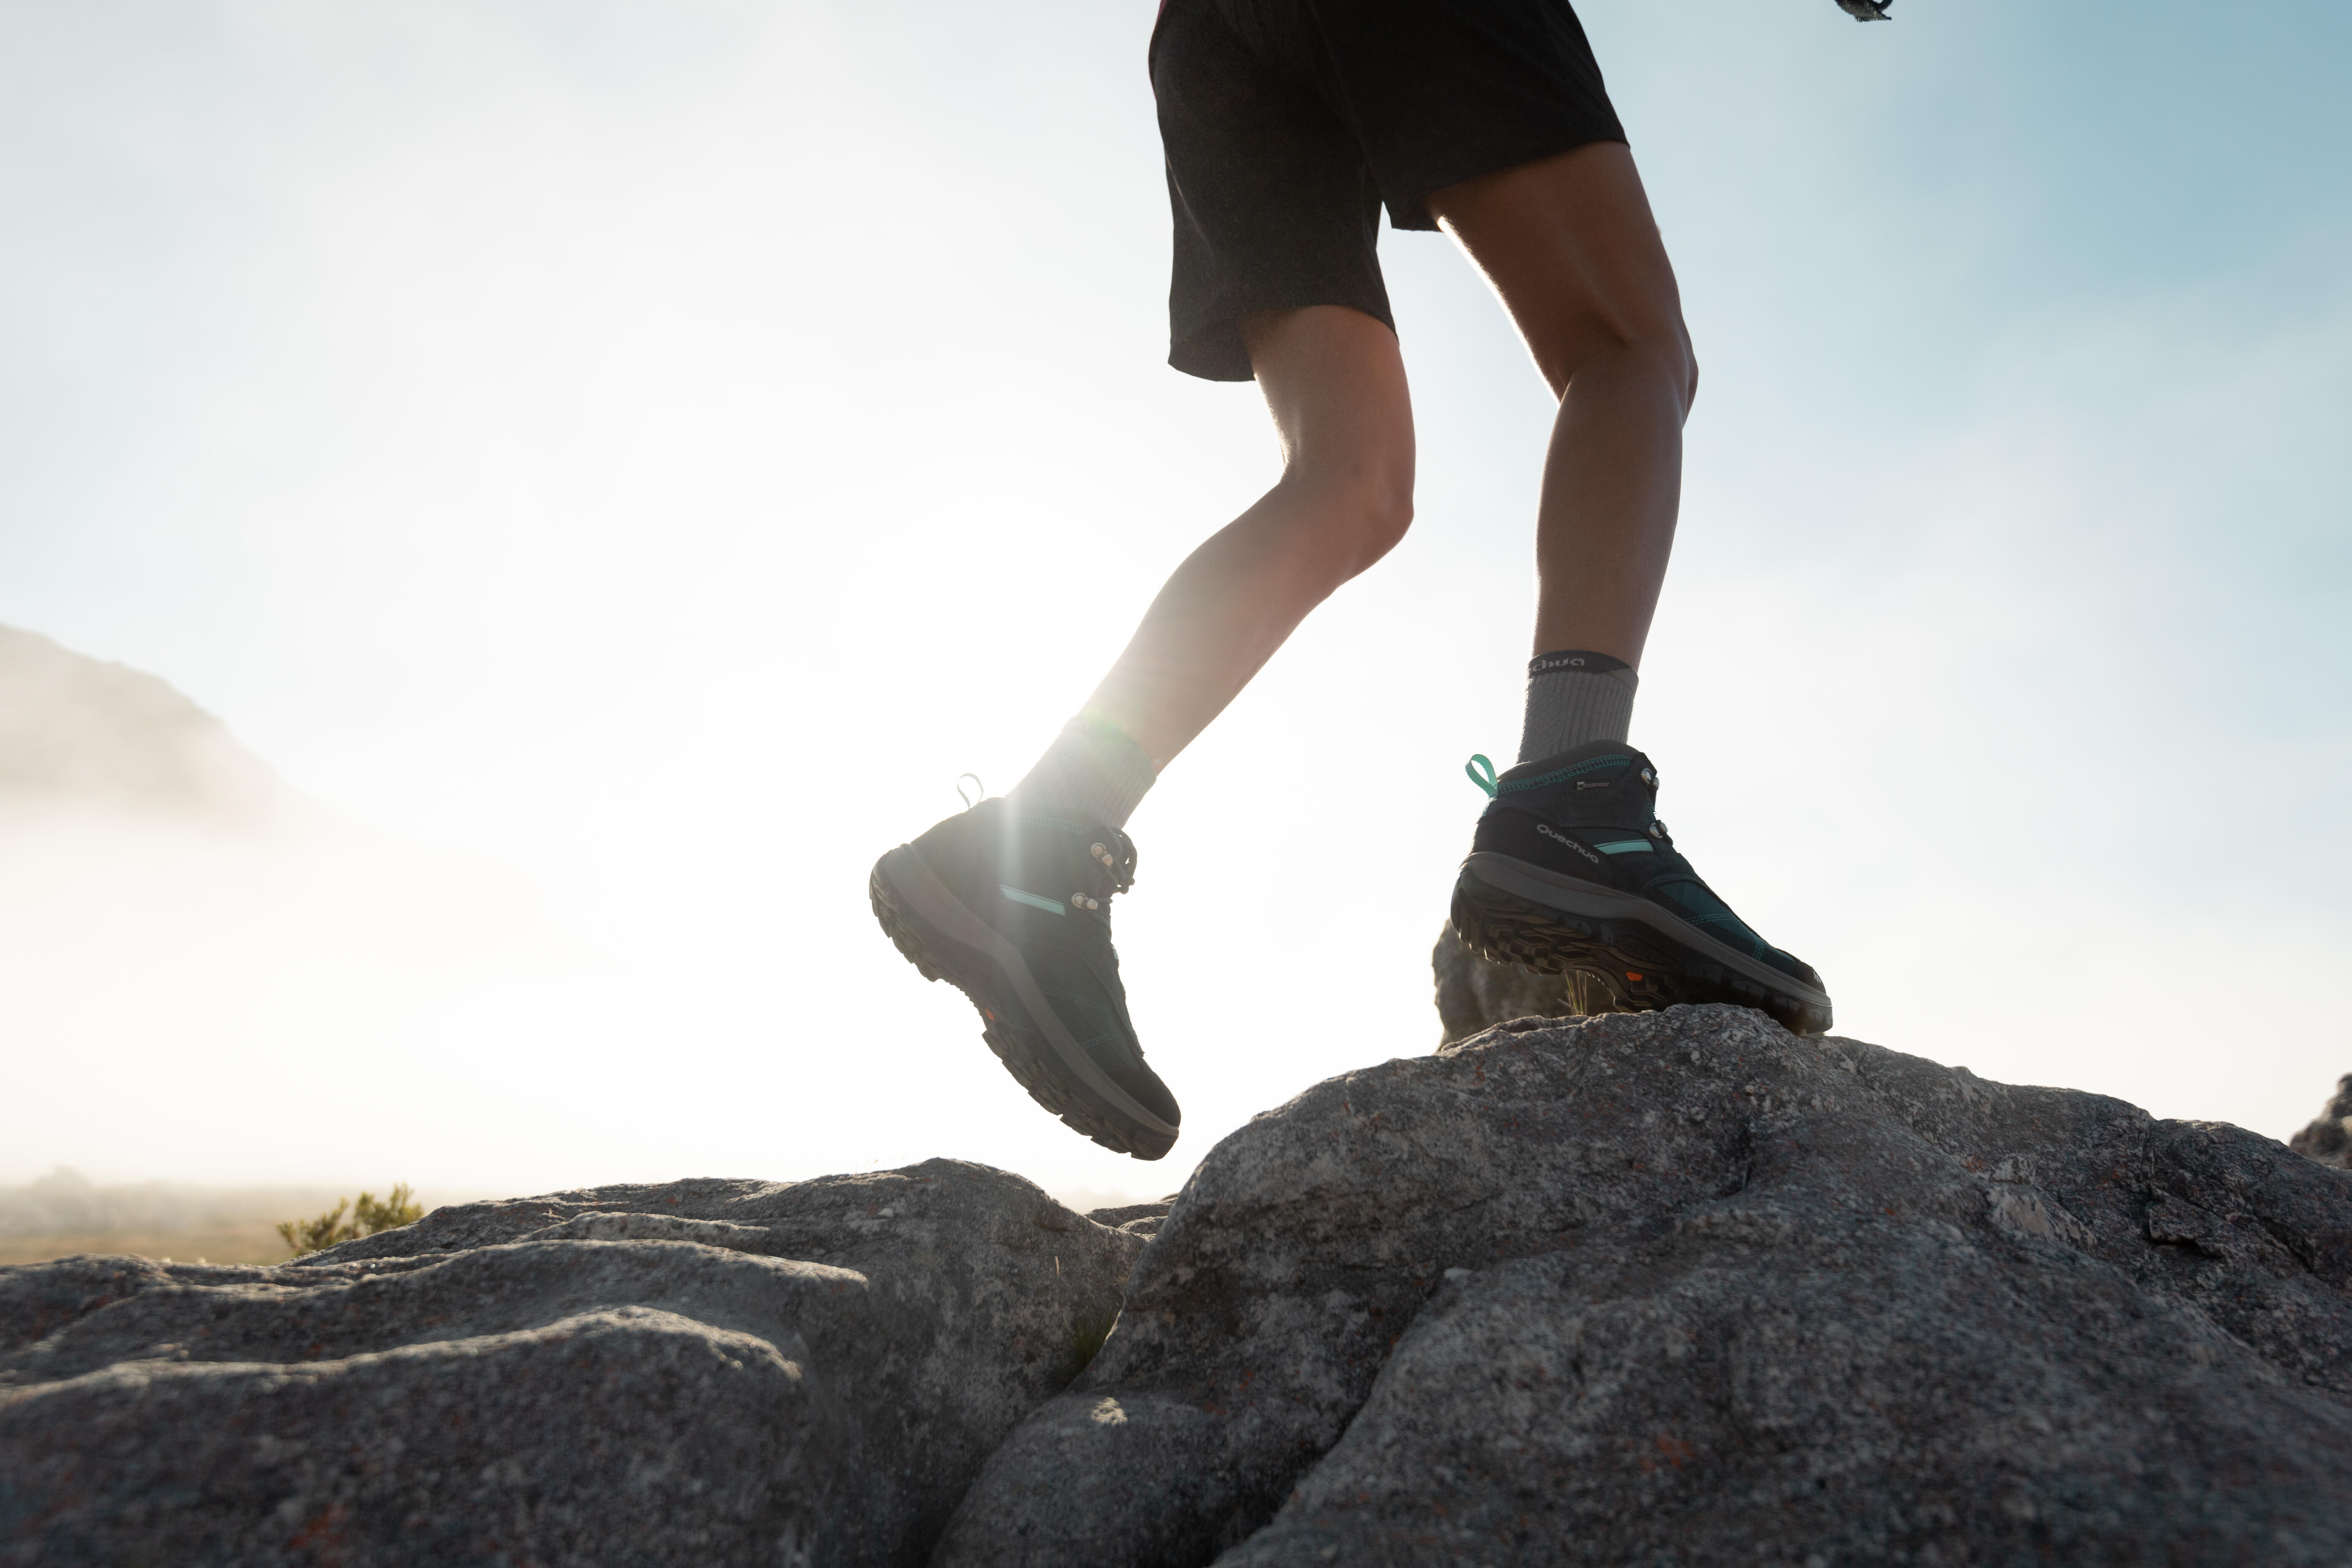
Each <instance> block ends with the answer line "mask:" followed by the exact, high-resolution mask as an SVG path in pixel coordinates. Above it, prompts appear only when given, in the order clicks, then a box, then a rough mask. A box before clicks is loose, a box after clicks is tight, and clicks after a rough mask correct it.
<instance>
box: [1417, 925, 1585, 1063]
mask: <svg viewBox="0 0 2352 1568" xmlns="http://www.w3.org/2000/svg"><path fill="white" fill-rule="evenodd" d="M1429 969H1430V977H1431V978H1432V979H1433V981H1434V982H1435V983H1436V987H1437V1022H1438V1026H1439V1029H1440V1034H1439V1036H1438V1041H1437V1043H1438V1044H1439V1046H1441V1047H1444V1046H1450V1045H1452V1044H1454V1042H1455V1041H1456V1040H1466V1039H1468V1038H1469V1037H1471V1036H1473V1035H1475V1034H1479V1033H1481V1032H1483V1031H1485V1030H1487V1029H1491V1028H1493V1027H1494V1026H1496V1025H1497V1024H1507V1023H1509V1022H1511V1021H1512V1020H1513V1019H1515V1018H1573V1017H1580V1016H1584V1015H1587V1014H1591V1013H1606V1012H1610V1011H1612V1005H1611V1003H1610V1000H1609V993H1608V991H1607V990H1606V989H1605V988H1603V987H1601V986H1598V985H1594V984H1591V982H1590V981H1588V980H1585V979H1584V978H1583V977H1581V976H1580V975H1574V974H1538V973H1536V972H1535V971H1534V970H1532V969H1528V968H1525V967H1523V966H1521V965H1519V964H1516V963H1496V962H1495V961H1494V960H1493V959H1490V958H1487V957H1486V956H1484V955H1483V954H1480V953H1478V952H1474V951H1472V949H1471V947H1470V945H1469V944H1468V943H1467V942H1464V941H1463V940H1462V939H1461V938H1460V937H1459V936H1457V935H1455V934H1454V922H1453V921H1446V922H1445V924H1444V927H1443V928H1441V929H1440V930H1439V931H1438V933H1437V945H1436V947H1435V948H1433V949H1432V950H1431V952H1430V955H1429Z"/></svg>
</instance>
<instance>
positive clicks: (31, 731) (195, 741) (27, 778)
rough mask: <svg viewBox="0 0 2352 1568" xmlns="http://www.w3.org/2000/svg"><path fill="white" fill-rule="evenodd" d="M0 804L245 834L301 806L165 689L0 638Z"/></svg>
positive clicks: (54, 646)
mask: <svg viewBox="0 0 2352 1568" xmlns="http://www.w3.org/2000/svg"><path fill="white" fill-rule="evenodd" d="M0 804H5V805H42V806H69V807H73V808H77V809H98V810H117V811H128V812H136V813H139V814H142V815H149V816H161V817H165V818H173V819H177V820H181V821H210V822H215V823H220V824H232V823H235V824H254V823H257V822H258V821H260V820H262V819H265V818H267V817H269V816H277V815H280V814H284V813H289V812H292V813H297V814H307V811H308V806H307V803H305V802H303V801H302V800H301V798H300V797H299V795H296V794H295V793H294V792H293V791H292V790H290V789H289V788H288V787H287V785H286V784H285V782H284V781H283V780H281V779H280V778H279V777H278V774H277V773H275V772H274V771H273V770H272V769H271V768H270V767H269V765H268V763H264V762H263V761H262V760H261V759H260V758H259V757H257V756H255V755H254V754H253V753H252V752H249V751H247V749H246V748H245V746H244V745H243V744H242V743H241V742H238V740H237V739H236V736H235V735H233V734H231V733H230V732H229V729H228V726H227V725H226V724H224V723H222V722H221V721H219V720H218V719H216V718H215V717H214V716H213V715H211V714H210V713H207V712H205V710H203V709H202V708H199V707H198V706H196V704H195V703H194V702H193V701H191V700H189V699H188V698H187V697H185V696H184V695H183V694H182V693H181V692H180V691H179V690H177V689H175V688H173V686H172V685H171V683H169V682H168V681H165V680H163V679H160V678H158V677H156V676H152V675H149V674H147V673H146V672H145V671H143V670H137V669H132V668H131V667H130V666H128V665H122V664H114V663H111V662H109V661H108V660H105V659H99V658H90V657H89V656H88V655H87V654H79V653H76V652H74V651H73V650H72V649H70V648H68V647H62V646H60V645H59V644H58V643H57V642H55V641H53V640H52V639H50V638H48V637H43V636H41V635H40V634H39V633H37V632H28V631H20V630H18V629H16V627H13V626H0Z"/></svg>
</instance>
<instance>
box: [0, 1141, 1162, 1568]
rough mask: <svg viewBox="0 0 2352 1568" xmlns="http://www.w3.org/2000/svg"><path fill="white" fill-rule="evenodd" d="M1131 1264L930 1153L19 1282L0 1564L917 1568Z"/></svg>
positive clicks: (3, 1292) (1000, 1182)
mask: <svg viewBox="0 0 2352 1568" xmlns="http://www.w3.org/2000/svg"><path fill="white" fill-rule="evenodd" d="M1141 1246H1142V1240H1141V1238H1140V1237H1136V1236H1132V1235H1128V1234H1125V1233H1122V1232H1121V1231H1118V1230H1117V1229H1114V1228H1111V1227H1108V1226H1100V1225H1097V1224H1095V1223H1094V1222H1092V1221H1089V1220H1087V1219H1085V1218H1083V1217H1081V1216H1080V1215H1076V1214H1073V1213H1071V1212H1070V1211H1069V1210H1067V1209H1066V1208H1064V1207H1062V1206H1061V1205H1059V1204H1056V1203H1055V1202H1054V1201H1053V1200H1052V1199H1050V1198H1048V1197H1047V1196H1046V1195H1045V1194H1044V1193H1043V1192H1041V1191H1039V1190H1038V1189H1037V1188H1035V1187H1034V1186H1032V1185H1031V1184H1029V1183H1027V1182H1025V1181H1023V1180H1022V1179H1021V1178H1019V1177H1017V1176H1011V1175H1007V1174H1005V1173H1002V1172H997V1171H992V1170H989V1169H987V1168H986V1167H983V1166H977V1165H970V1164H964V1163H959V1162H954V1161H946V1160H935V1161H931V1162H929V1163H925V1164H921V1165H916V1166H910V1167H908V1168H906V1169H904V1170H900V1171H895V1172H887V1173H875V1174H871V1175H863V1176H835V1177H829V1178H826V1179H824V1180H821V1181H814V1182H803V1183H798V1184H789V1185H785V1184H773V1183H763V1182H730V1181H698V1182H682V1183H678V1184H674V1185H669V1186H657V1187H601V1188H596V1189H593V1190H591V1191H586V1192H576V1193H565V1194H556V1195H553V1196H551V1197H546V1198H535V1199H529V1200H522V1201H518V1202H511V1203H499V1204H478V1205H467V1206H465V1207H459V1208H445V1209H441V1210H438V1211H436V1212H435V1213H434V1214H432V1215H428V1216H427V1217H426V1218H425V1220H423V1221H421V1222H419V1223H418V1224H416V1225H415V1226H409V1227H407V1228H405V1229H402V1230H398V1231H391V1232H386V1233H384V1234H383V1235H380V1236H375V1237H369V1238H367V1239H366V1240H363V1241H358V1242H352V1243H347V1244H345V1245H344V1246H341V1247H334V1248H331V1249H330V1250H328V1251H326V1252H322V1253H320V1254H317V1255H316V1256H315V1257H313V1258H308V1259H305V1260H303V1262H301V1263H299V1264H294V1265H288V1266H284V1267H279V1268H202V1267H195V1266H164V1265H159V1264H154V1263H150V1262H147V1261H145V1260H142V1259H137V1258H75V1259H68V1260H67V1261H64V1262H59V1263H54V1264H43V1265H34V1266H29V1267H25V1268H13V1269H5V1270H0V1563H8V1564H26V1565H29V1564H33V1563H39V1564H42V1565H43V1568H64V1565H68V1564H85V1563H87V1564H93V1565H95V1564H109V1565H112V1564H121V1563H146V1562H152V1563H173V1564H210V1563H218V1564H229V1563H235V1564H238V1565H240V1568H247V1565H265V1564H281V1563H282V1564H293V1563H302V1564H312V1563H329V1562H332V1563H341V1564H345V1565H346V1568H357V1565H359V1564H404V1565H406V1564H414V1565H416V1568H427V1565H431V1568H444V1565H449V1564H466V1563H484V1564H488V1563H515V1564H520V1563H551V1564H552V1563H630V1564H647V1565H653V1564H672V1563H675V1564H679V1565H681V1568H683V1565H689V1564H690V1565H694V1568H709V1565H715V1564H734V1563H743V1564H751V1563H760V1564H779V1565H782V1564H803V1563H920V1562H922V1561H923V1560H924V1558H925V1557H926V1555H927V1554H928V1552H929V1549H930V1546H931V1544H932V1542H933V1540H934V1539H935V1538H936V1537H937V1535H938V1533H939V1531H940V1526H941V1524H942V1522H943V1521H944V1520H945V1518H946V1516H947V1514H948V1511H949V1510H950V1508H951V1507H952V1506H953V1505H954V1503H955V1500H956V1499H957V1498H958V1497H959V1496H960V1495H961V1493H962V1491H963V1490H964V1489H965V1486H966V1484H967V1483H968V1482H969V1480H970V1479H971V1476H972V1474H973V1473H974V1471H975V1470H976V1469H977V1468H978V1467H979V1465H980V1463H981V1461H982V1458H984V1456H985V1455H986V1454H987V1453H988V1451H989V1450H990V1449H991V1448H992V1447H993V1446H994V1445H995V1444H996V1443H997V1442H998V1441H999V1440H1000V1439H1001V1438H1002V1437H1003V1435H1004V1434H1005V1433H1006V1432H1007V1431H1008V1430H1010V1429H1011V1428H1012V1426H1013V1425H1014V1423H1016V1422H1017V1421H1018V1420H1019V1419H1020V1418H1021V1416H1022V1415H1024V1414H1025V1413H1026V1412H1027V1411H1028V1410H1030V1409H1031V1408H1032V1407H1034V1405H1037V1404H1038V1403H1039V1402H1040V1401H1041V1400H1043V1399H1045V1398H1046V1397H1048V1396H1049V1395H1051V1394H1055V1393H1056V1392H1058V1391H1059V1390H1060V1389H1062V1388H1063V1387H1065V1386H1066V1384H1068V1383H1069V1381H1070V1378H1071V1377H1072V1375H1073V1374H1074V1373H1076V1372H1077V1371H1078V1369H1079V1368H1080V1367H1082V1366H1083V1365H1084V1364H1085V1363H1086V1361H1087V1358H1088V1357H1090V1356H1091V1355H1092V1354H1093V1352H1094V1351H1095V1349H1096V1347H1097V1345H1099V1343H1100V1342H1101V1340H1102V1337H1103V1336H1104V1334H1105V1333H1107V1332H1108V1331H1109V1329H1110V1326H1111V1322H1112V1320H1113V1318H1114V1316H1115V1315H1116V1313H1117V1310H1118V1300H1119V1289H1120V1285H1121V1282H1122V1281H1123V1280H1124V1279H1125V1278H1126V1275H1127V1272H1128V1269H1129V1266H1130V1264H1131V1262H1132V1260H1133V1258H1134V1257H1135V1255H1136V1253H1137V1251H1138V1250H1139V1248H1140V1247H1141Z"/></svg>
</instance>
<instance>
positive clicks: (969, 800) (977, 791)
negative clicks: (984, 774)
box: [956, 773, 988, 811]
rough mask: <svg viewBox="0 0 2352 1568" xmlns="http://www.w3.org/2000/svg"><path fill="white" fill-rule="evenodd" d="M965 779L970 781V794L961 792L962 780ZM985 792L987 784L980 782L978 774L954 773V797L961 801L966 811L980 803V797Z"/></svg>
mask: <svg viewBox="0 0 2352 1568" xmlns="http://www.w3.org/2000/svg"><path fill="white" fill-rule="evenodd" d="M966 779H970V780H971V787H972V790H973V793H972V794H971V795H966V794H964V792H963V781H964V780H966ZM987 794H988V786H987V785H986V784H982V783H981V782H980V775H979V774H978V773H958V774H956V798H957V799H958V800H960V801H961V802H963V808H964V809H965V810H966V811H970V810H971V808H972V807H973V806H975V805H979V804H980V797H981V796H982V795H987Z"/></svg>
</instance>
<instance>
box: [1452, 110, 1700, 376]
mask: <svg viewBox="0 0 2352 1568" xmlns="http://www.w3.org/2000/svg"><path fill="white" fill-rule="evenodd" d="M1429 206H1430V211H1431V212H1432V213H1433V214H1434V215H1435V216H1436V217H1437V220H1438V222H1439V224H1440V225H1441V226H1443V227H1444V229H1445V230H1446V232H1447V233H1449V234H1451V235H1453V236H1454V238H1455V240H1456V241H1458V242H1459V243H1460V244H1461V246H1462V248H1463V249H1464V250H1465V251H1467V252H1468V253H1469V256H1470V258H1471V260H1472V261H1474V262H1475V263H1476V264H1477V266H1478V268H1479V269H1480V270H1481V271H1483V272H1484V273H1486V277H1487V279H1488V280H1489V281H1490V282H1492V283H1493V284H1494V286H1495V292H1496V293H1497V294H1498V295H1500V296H1501V297H1502V300H1503V304H1504V307H1505V308H1506V309H1507V310H1509V311H1510V312H1511V319H1512V320H1513V321H1515V322H1517V324H1518V328H1519V333H1520V335H1521V336H1522V337H1524V338H1525V339H1526V340H1527V342H1528V352H1529V353H1532V354H1534V355H1535V359H1536V364H1537V368H1538V369H1539V370H1541V371H1542V372H1543V374H1544V379H1545V380H1547V381H1548V382H1549V383H1550V384H1551V387H1552V391H1553V392H1554V393H1555V394H1558V393H1560V392H1563V391H1564V390H1565V389H1566V387H1567V385H1568V378H1569V375H1570V373H1572V372H1573V371H1574V369H1575V367H1576V366H1577V364H1579V363H1581V362H1582V361H1583V359H1584V358H1585V357H1586V356H1587V355H1589V354H1591V353H1594V352H1596V351H1599V350H1602V349H1610V348H1619V347H1623V346H1625V345H1628V344H1634V343H1646V344H1652V345H1654V346H1655V347H1657V348H1658V349H1659V351H1660V352H1662V353H1667V354H1670V355H1673V356H1675V357H1676V358H1677V359H1678V360H1679V361H1680V363H1681V366H1682V368H1683V371H1684V374H1685V378H1686V379H1687V380H1688V381H1690V382H1691V383H1693V384H1695V383H1696V375H1697V371H1696V364H1695V363H1694V362H1693V361H1692V358H1691V350H1690V337H1689V334H1688V332H1687V331H1685V328H1684V326H1683V315H1682V296H1681V293H1680V291H1679V289H1677V288H1676V287H1675V270H1674V267H1673V264H1672V263H1670V262H1669V261H1668V260H1667V259H1666V247H1665V241H1664V239H1663V238H1661V237H1660V236H1659V234H1658V225H1657V220H1656V219H1655V218H1654V217H1653V216H1651V213H1650V200H1649V197H1648V195H1646V194H1645V193H1644V192H1643V189H1642V176H1641V175H1640V174H1638V173H1637V172H1636V171H1635V169H1634V167H1633V153H1631V152H1630V151H1628V150H1627V149H1626V147H1625V146H1624V144H1623V143H1622V142H1594V143H1592V144H1591V145H1589V146H1585V147H1580V148H1578V149H1576V150H1575V151H1574V152H1570V153H1561V154H1559V155H1558V156H1555V157H1550V158H1545V159H1540V160H1538V161H1537V162H1534V163H1523V164H1520V165H1518V166H1517V167H1516V168H1510V169H1505V170H1503V171H1502V172H1500V173H1498V174H1486V175H1481V176H1480V177H1478V178H1477V179H1474V180H1465V181H1464V182H1462V183H1461V184H1455V185H1450V186H1447V187H1446V188H1444V189H1443V190H1439V191H1435V192H1433V193H1431V195H1430V197H1429ZM1685 396H1686V397H1687V390H1686V393H1685Z"/></svg>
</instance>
